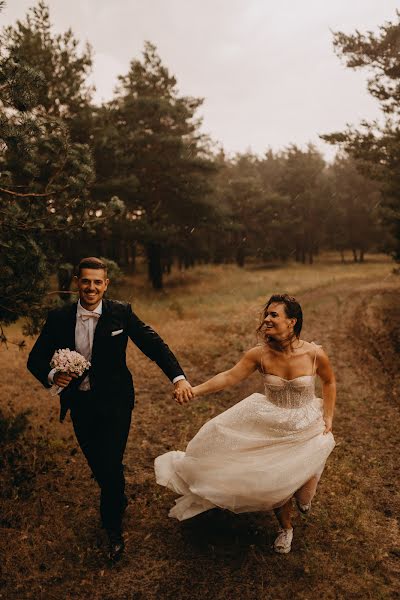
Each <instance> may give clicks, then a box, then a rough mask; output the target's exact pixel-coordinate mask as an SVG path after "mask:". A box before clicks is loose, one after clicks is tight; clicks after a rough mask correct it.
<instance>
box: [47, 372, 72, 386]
mask: <svg viewBox="0 0 400 600" xmlns="http://www.w3.org/2000/svg"><path fill="white" fill-rule="evenodd" d="M77 377H78V376H77V375H75V373H62V371H57V373H55V374H54V377H53V382H54V384H55V385H58V387H61V388H66V387H67V385H68V384H69V383H70V382H71V381H72V379H77Z"/></svg>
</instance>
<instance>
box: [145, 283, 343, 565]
mask: <svg viewBox="0 0 400 600" xmlns="http://www.w3.org/2000/svg"><path fill="white" fill-rule="evenodd" d="M302 322H303V314H302V310H301V307H300V304H299V303H298V302H297V301H296V299H295V298H293V297H291V296H288V295H287V294H283V295H280V294H279V295H278V294H276V295H273V296H271V298H270V299H269V300H268V302H267V304H266V306H265V308H264V312H263V318H262V321H261V324H260V326H259V327H258V330H257V331H258V332H259V334H260V335H261V336H262V344H260V345H258V346H256V347H255V348H252V349H251V350H249V351H248V352H246V353H245V354H244V356H243V358H242V359H241V360H240V361H239V362H238V363H237V364H236V365H235V366H234V367H232V368H231V369H229V370H228V371H224V372H222V373H219V374H218V375H215V377H212V378H211V379H209V380H208V381H206V382H205V383H202V384H200V385H197V386H195V387H193V388H192V393H193V396H194V397H195V398H197V397H199V396H203V395H205V394H209V393H212V392H217V391H219V390H223V389H225V388H227V387H229V386H232V385H235V384H236V383H238V382H239V381H242V380H244V379H246V377H248V376H249V375H251V373H253V372H254V371H256V370H258V371H259V372H260V374H261V376H262V377H263V382H264V392H265V393H264V394H260V393H254V394H251V395H250V396H249V397H248V398H245V399H244V400H242V401H241V402H238V403H237V404H235V405H234V406H232V407H231V408H229V409H228V410H226V411H225V412H223V413H221V414H220V415H218V416H217V417H215V418H213V419H211V420H210V421H208V422H207V423H206V424H205V425H203V427H202V428H201V429H200V430H199V432H198V433H197V434H196V435H195V437H194V438H193V439H192V440H191V441H190V442H189V444H188V446H187V448H186V452H180V451H172V452H167V453H166V454H163V455H162V456H158V457H157V458H156V460H155V472H156V479H157V482H158V483H159V484H160V485H163V486H165V487H168V488H170V489H171V490H173V491H174V492H176V493H177V494H179V495H180V498H178V500H176V501H175V506H174V507H173V508H172V509H171V511H170V513H169V515H170V516H171V517H175V518H177V519H179V520H184V519H189V518H190V517H193V516H194V515H197V514H199V513H201V512H204V511H206V510H209V509H212V508H215V507H221V508H224V509H229V510H230V511H232V512H234V513H241V512H249V511H265V510H272V509H273V510H274V511H275V514H276V516H277V519H278V521H279V525H280V528H279V532H278V536H277V538H276V540H275V543H274V550H275V551H276V552H279V553H281V554H286V553H287V552H290V549H291V544H292V539H293V526H292V521H291V505H292V498H293V497H294V499H295V502H296V505H297V508H298V510H299V511H300V512H302V513H308V512H309V511H310V508H311V501H312V498H313V497H314V494H315V492H316V489H317V485H318V481H319V479H320V477H321V474H322V472H323V469H324V466H325V462H326V459H327V458H328V456H329V454H330V453H331V452H332V450H333V448H334V446H335V441H334V438H333V435H332V419H333V412H334V406H335V397H336V384H335V377H334V374H333V371H332V367H331V365H330V363H329V359H328V357H327V355H326V353H325V352H324V350H323V349H322V348H321V347H320V346H317V345H316V344H314V342H311V343H310V342H306V341H305V340H302V339H300V332H301V328H302ZM316 375H318V376H319V377H320V378H321V380H322V392H323V393H322V395H323V400H322V399H320V398H317V397H316V395H315V377H316ZM176 400H177V402H178V403H179V404H184V403H185V401H186V400H185V399H184V398H183V397H180V396H179V395H178V396H177V397H176Z"/></svg>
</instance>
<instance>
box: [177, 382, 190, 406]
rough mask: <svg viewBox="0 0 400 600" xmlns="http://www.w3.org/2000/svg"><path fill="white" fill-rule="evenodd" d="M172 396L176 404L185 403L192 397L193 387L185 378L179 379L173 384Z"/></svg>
mask: <svg viewBox="0 0 400 600" xmlns="http://www.w3.org/2000/svg"><path fill="white" fill-rule="evenodd" d="M174 387H175V389H174V398H175V402H177V403H178V404H181V405H183V404H186V403H187V402H189V400H191V399H192V398H194V393H193V388H192V386H191V385H190V383H189V382H188V381H186V379H181V380H180V381H177V382H176V383H175V384H174Z"/></svg>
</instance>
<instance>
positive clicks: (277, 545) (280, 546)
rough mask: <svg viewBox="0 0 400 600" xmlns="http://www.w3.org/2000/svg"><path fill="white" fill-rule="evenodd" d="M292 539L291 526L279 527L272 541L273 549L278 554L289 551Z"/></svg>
mask: <svg viewBox="0 0 400 600" xmlns="http://www.w3.org/2000/svg"><path fill="white" fill-rule="evenodd" d="M292 540H293V527H292V528H291V529H279V534H278V537H277V538H276V540H275V542H274V550H275V552H278V554H287V553H288V552H290V549H291V547H292Z"/></svg>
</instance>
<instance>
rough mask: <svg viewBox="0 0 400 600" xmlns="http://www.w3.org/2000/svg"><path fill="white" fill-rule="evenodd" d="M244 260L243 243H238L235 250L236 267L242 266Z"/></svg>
mask: <svg viewBox="0 0 400 600" xmlns="http://www.w3.org/2000/svg"><path fill="white" fill-rule="evenodd" d="M245 260H246V252H245V249H244V245H240V246H239V247H238V249H237V250H236V264H237V266H238V267H244V262H245Z"/></svg>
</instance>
